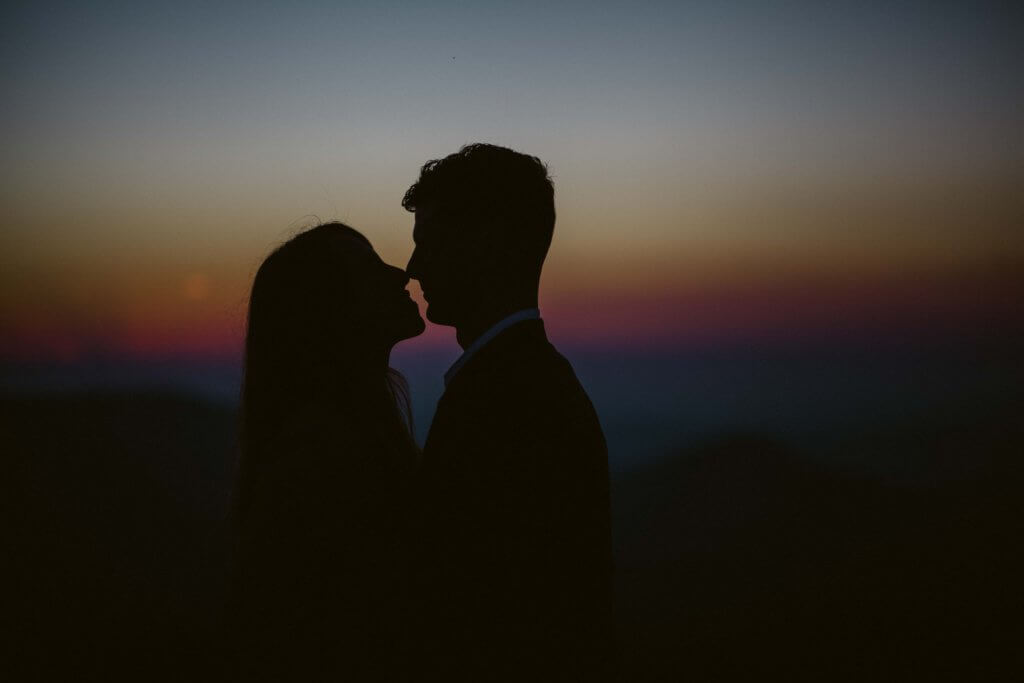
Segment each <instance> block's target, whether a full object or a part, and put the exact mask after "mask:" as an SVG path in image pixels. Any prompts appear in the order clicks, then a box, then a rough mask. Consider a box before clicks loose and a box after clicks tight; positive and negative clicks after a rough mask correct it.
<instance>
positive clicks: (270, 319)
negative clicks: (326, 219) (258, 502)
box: [233, 222, 415, 523]
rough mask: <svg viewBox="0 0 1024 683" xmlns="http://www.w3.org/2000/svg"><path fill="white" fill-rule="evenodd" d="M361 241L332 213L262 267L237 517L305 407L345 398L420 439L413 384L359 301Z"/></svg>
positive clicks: (343, 409)
mask: <svg viewBox="0 0 1024 683" xmlns="http://www.w3.org/2000/svg"><path fill="white" fill-rule="evenodd" d="M359 241H361V242H364V243H365V244H367V245H369V242H368V241H367V240H366V238H365V237H364V236H363V235H362V234H360V233H359V232H358V231H356V230H354V229H353V228H351V227H349V226H347V225H344V224H343V223H337V222H334V223H325V224H323V225H319V226H317V227H315V228H312V229H309V230H306V231H305V232H302V233H300V234H298V235H296V236H295V237H293V238H291V239H290V240H288V241H287V242H285V243H284V244H282V245H281V246H280V247H278V248H277V249H275V250H274V251H273V252H272V253H271V254H270V255H269V256H268V257H267V258H266V259H265V260H264V261H263V264H262V265H261V266H260V268H259V270H258V271H257V273H256V277H255V278H254V281H253V286H252V294H251V296H250V299H249V315H248V322H247V329H246V337H245V360H244V368H243V372H244V374H243V380H242V396H241V406H240V415H239V462H238V468H237V478H236V488H235V492H234V501H233V503H234V504H233V507H234V510H233V512H234V514H235V516H236V519H235V522H236V523H237V522H238V521H240V519H239V518H240V517H242V516H244V508H245V505H246V495H247V490H246V489H247V485H246V484H247V479H248V475H249V474H250V473H251V472H252V470H253V469H254V468H258V467H260V466H261V464H262V463H264V462H265V461H267V460H268V459H270V458H273V457H275V456H276V455H277V454H276V453H275V448H274V447H273V440H274V437H275V436H276V435H277V434H278V433H279V430H280V429H281V428H282V427H283V426H284V425H286V424H288V422H289V421H290V420H295V419H301V417H302V413H303V411H306V410H310V409H322V408H324V407H329V408H336V409H338V410H339V415H340V416H346V415H347V416H348V417H350V418H351V420H350V421H349V422H350V423H353V422H354V423H355V424H359V425H364V426H367V427H368V428H370V429H378V430H381V431H391V432H394V431H401V432H402V436H403V437H404V438H405V440H406V442H407V444H408V446H409V447H410V448H411V449H415V446H414V442H413V441H412V436H411V431H412V411H411V405H410V400H409V391H408V384H407V383H406V381H405V379H404V378H403V377H402V376H401V374H400V373H398V371H396V370H394V369H393V368H387V367H385V366H384V364H383V363H380V364H376V363H375V362H372V361H376V360H377V359H376V358H367V354H368V353H370V354H372V353H374V352H376V351H378V350H380V351H381V352H382V355H381V356H380V358H381V359H383V358H384V357H385V356H384V355H383V353H386V350H384V349H382V347H383V345H384V342H382V341H380V340H376V339H372V338H369V337H368V335H369V334H370V333H371V332H372V331H371V330H367V329H365V327H364V326H363V325H361V321H360V319H359V317H358V313H357V311H356V306H354V305H353V302H352V285H351V280H350V276H351V274H350V273H348V272H346V271H347V269H346V263H345V260H344V258H343V256H342V254H341V250H342V249H344V248H345V245H346V243H349V244H356V243H358V242H359ZM375 345H376V347H377V348H374V346H375ZM368 361H370V362H368ZM278 446H279V445H278Z"/></svg>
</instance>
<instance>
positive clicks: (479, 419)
mask: <svg viewBox="0 0 1024 683" xmlns="http://www.w3.org/2000/svg"><path fill="white" fill-rule="evenodd" d="M402 205H403V206H404V207H405V208H406V209H407V210H409V211H414V212H415V215H416V219H415V227H414V230H413V239H414V241H415V243H416V247H415V250H414V251H413V255H412V258H411V259H410V261H409V265H408V268H407V270H408V274H409V275H410V277H412V278H415V279H417V280H419V282H420V285H421V287H422V289H423V296H424V299H426V301H427V311H426V315H427V318H428V319H429V320H431V321H433V322H435V323H438V324H441V325H449V326H453V327H455V330H456V337H457V339H458V342H459V345H460V346H461V347H462V348H463V350H464V353H463V354H462V356H461V357H460V358H459V359H458V361H456V363H455V364H454V365H453V366H452V367H451V369H449V370H448V372H447V373H446V374H445V392H444V395H443V396H442V397H441V400H440V402H439V403H438V406H437V413H436V414H435V417H434V421H433V424H432V425H431V428H430V433H429V435H428V437H427V442H426V445H425V447H424V451H423V462H422V471H421V474H422V476H421V482H420V483H421V487H420V490H421V493H422V496H423V499H422V505H421V514H420V515H419V519H418V521H419V525H420V526H419V532H420V533H419V536H420V538H421V541H422V548H423V553H422V557H420V558H419V561H418V563H417V566H416V568H415V570H416V572H418V573H419V582H418V586H419V590H418V593H419V594H420V596H421V598H422V600H423V603H422V605H421V606H422V608H423V610H422V613H423V614H424V615H425V622H424V623H423V624H422V627H421V628H420V629H419V632H418V633H417V636H416V638H417V640H418V641H419V642H418V646H417V648H416V650H417V658H418V660H419V668H420V671H419V672H418V673H419V675H420V676H419V677H420V678H426V679H428V680H446V681H461V680H465V681H493V680H515V681H537V680H557V681H576V680H580V681H598V680H607V679H608V678H610V677H611V669H612V666H611V665H612V654H611V653H612V635H611V566H612V560H611V534H610V521H609V499H608V457H607V449H606V446H605V440H604V435H603V434H602V432H601V427H600V424H599V423H598V419H597V415H596V414H595V412H594V408H593V406H592V405H591V402H590V400H589V398H588V397H587V395H586V393H585V392H584V390H583V388H582V387H581V386H580V383H579V380H577V378H576V375H575V374H574V372H573V370H572V367H571V366H570V365H569V363H568V361H566V360H565V358H563V357H562V356H561V355H560V354H559V353H558V352H557V351H556V350H555V348H554V347H553V346H552V345H551V344H550V343H549V342H548V340H547V336H546V335H545V331H544V323H543V322H542V321H541V319H540V313H539V311H538V307H537V290H538V287H539V284H540V275H541V267H542V265H543V263H544V258H545V256H546V255H547V251H548V247H549V245H550V243H551V236H552V232H553V229H554V223H555V210H554V188H553V186H552V183H551V179H550V178H549V177H548V173H547V169H546V167H545V166H544V164H542V163H541V162H540V160H539V159H537V158H536V157H532V156H527V155H525V154H520V153H518V152H514V151H512V150H510V149H506V148H503V147H497V146H494V145H488V144H473V145H467V146H465V147H463V148H462V149H461V150H459V152H457V153H456V154H452V155H450V156H448V157H445V158H444V159H440V160H434V161H429V162H427V163H426V164H425V165H424V166H423V168H422V170H421V173H420V177H419V179H418V180H417V182H416V183H415V184H414V185H413V186H412V187H410V188H409V190H408V192H406V194H405V197H404V199H403V200H402Z"/></svg>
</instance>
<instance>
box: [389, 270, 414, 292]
mask: <svg viewBox="0 0 1024 683" xmlns="http://www.w3.org/2000/svg"><path fill="white" fill-rule="evenodd" d="M389 268H391V273H392V274H393V275H394V276H395V279H396V280H398V281H399V282H401V283H402V286H403V287H405V286H406V285H407V284H409V274H408V273H407V272H405V271H404V270H402V269H401V268H399V267H398V266H389Z"/></svg>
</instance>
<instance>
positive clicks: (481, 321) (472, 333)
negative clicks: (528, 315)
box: [455, 296, 537, 351]
mask: <svg viewBox="0 0 1024 683" xmlns="http://www.w3.org/2000/svg"><path fill="white" fill-rule="evenodd" d="M528 308H537V297H535V296H534V297H523V298H521V299H517V300H514V301H509V302H507V303H505V304H503V305H501V306H495V307H492V308H489V309H488V310H487V311H486V312H483V313H481V314H480V315H476V316H473V317H472V318H470V319H467V320H466V321H464V322H461V323H459V324H458V325H456V326H455V339H456V340H457V341H458V342H459V346H461V347H462V350H463V351H465V350H466V349H468V348H469V347H470V346H472V344H473V342H475V341H476V340H477V339H479V338H480V336H481V335H482V334H483V333H484V332H486V331H487V330H489V329H491V327H493V326H494V325H496V324H498V323H499V322H501V321H502V320H504V319H505V318H507V317H508V316H510V315H512V314H513V313H517V312H519V311H522V310H524V309H528Z"/></svg>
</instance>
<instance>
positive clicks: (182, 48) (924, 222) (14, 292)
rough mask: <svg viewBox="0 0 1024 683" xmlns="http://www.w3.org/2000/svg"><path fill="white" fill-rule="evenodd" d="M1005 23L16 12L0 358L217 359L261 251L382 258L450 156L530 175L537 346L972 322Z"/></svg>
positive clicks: (3, 186)
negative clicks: (369, 252)
mask: <svg viewBox="0 0 1024 683" xmlns="http://www.w3.org/2000/svg"><path fill="white" fill-rule="evenodd" d="M1009 8H1010V5H1009V4H1006V5H1004V4H999V3H992V4H990V3H963V4H962V5H961V6H954V5H948V4H945V3H942V4H935V3H921V4H900V5H899V7H895V6H893V5H892V4H890V3H879V4H877V5H876V4H868V3H819V2H807V3H765V4H753V3H715V2H702V3H677V2H665V3H625V2H623V3H530V2H516V3H493V4H487V3H479V4H477V3H460V2H449V3H442V4H430V3H415V2H407V3H386V2H366V3H341V2H339V3H330V2H323V3H278V4H271V3H238V4H229V3H198V4H191V3H161V4H154V3H148V2H130V3H129V2H124V3H106V4H103V3H66V4H65V3H53V4H43V3H27V4H22V5H21V7H20V8H17V9H14V10H13V11H11V10H9V11H8V13H7V16H6V17H5V22H4V28H3V29H2V31H3V35H4V39H3V41H2V43H0V55H2V77H3V82H4V93H5V97H4V99H5V105H4V107H3V108H2V109H0V125H2V129H3V131H4V136H3V143H2V144H3V147H2V149H3V152H2V156H0V163H2V166H0V177H2V182H0V221H2V224H3V232H2V238H0V239H2V244H0V246H2V249H3V251H2V254H3V255H2V268H0V334H2V341H0V353H3V354H5V355H13V356H15V357H22V356H26V355H27V356H43V357H46V356H49V355H59V356H64V357H75V356H77V355H80V354H87V353H96V352H112V353H135V354H142V355H147V354H158V355H159V354H178V353H185V354H196V353H198V354H232V353H235V352H236V351H237V348H238V343H239V337H240V334H241V329H242V325H243V322H244V311H245V297H246V293H247V288H248V286H249V284H250V281H251V277H252V274H253V273H254V271H255V268H256V267H257V266H258V264H259V261H260V259H261V258H262V257H263V256H264V255H265V254H266V253H268V251H269V250H270V249H271V248H272V247H273V246H274V245H275V244H277V243H279V242H280V241H282V240H283V239H285V238H286V237H287V236H288V235H290V234H292V233H294V232H295V231H296V230H298V229H300V228H302V227H305V226H308V225H312V224H314V223H315V222H316V221H317V220H318V219H321V220H329V219H339V220H343V221H346V222H348V223H350V224H351V225H353V226H354V227H356V228H358V229H360V230H362V231H363V232H364V233H365V234H366V235H367V236H368V237H369V238H370V239H371V241H372V242H373V243H374V244H375V245H376V246H377V247H378V250H379V252H380V253H381V254H382V256H383V257H384V258H385V259H386V260H389V261H391V262H395V263H398V264H403V265H404V263H405V261H406V260H407V258H408V256H409V253H410V251H411V226H412V217H411V215H410V214H408V213H407V212H405V211H404V210H403V209H402V208H401V206H400V204H399V201H400V199H401V196H402V194H403V192H404V191H405V189H406V187H407V186H408V185H409V184H410V183H411V182H412V181H414V180H415V178H416V175H417V172H418V168H419V166H420V165H421V164H422V163H423V162H424V161H426V160H428V159H431V158H436V157H439V156H443V155H445V154H448V153H451V152H453V151H455V150H456V149H458V147H459V146H460V145H462V144H464V143H467V142H473V141H488V142H494V143H498V144H503V145H508V146H511V147H513V148H515V149H517V150H520V151H525V152H529V153H532V154H536V155H538V156H540V157H541V158H542V159H543V160H544V161H545V162H547V164H548V165H549V167H550V170H551V173H552V175H553V177H554V180H555V185H556V194H557V210H558V216H559V218H558V225H557V228H556V238H555V244H554V247H553V249H552V252H551V255H550V257H549V261H548V269H547V272H546V275H545V281H544V285H543V291H542V307H543V308H544V309H545V317H546V318H548V320H549V325H550V326H551V327H552V329H553V330H554V332H555V334H556V336H560V337H561V338H562V339H566V340H570V341H572V342H574V343H579V344H584V345H585V344H592V345H599V344H606V343H607V344H627V345H629V344H633V345H637V344H666V345H675V344H684V343H688V342H703V341H713V342H717V341H722V340H725V341H729V340H743V339H754V340H757V339H765V338H776V337H780V336H781V337H791V336H798V337H799V336H803V335H812V336H813V335H814V334H820V333H835V332H840V333H846V332H851V331H852V332H857V333H863V332H864V331H867V332H868V333H871V334H877V335H882V336H884V335H885V334H887V333H889V332H891V330H892V329H894V327H899V326H903V327H909V328H913V329H914V330H924V331H925V332H926V333H927V332H928V331H929V330H933V329H939V330H943V331H945V330H951V329H957V328H959V327H977V326H979V325H980V326H998V325H999V324H1001V322H1003V321H1007V320H1013V319H1014V318H1015V316H1016V315H1017V314H1019V304H1018V303H1017V302H1018V300H1019V299H1018V297H1017V296H1016V294H1015V292H1016V293H1017V294H1019V293H1020V292H1021V291H1022V289H1021V288H1020V284H1021V279H1020V276H1019V273H1020V272H1021V270H1020V266H1021V264H1022V261H1024V237H1022V231H1021V217H1022V215H1024V212H1022V200H1021V192H1020V180H1021V178H1022V177H1024V175H1022V172H1024V161H1022V156H1024V128H1022V126H1021V103H1022V97H1021V86H1020V81H1019V74H1020V66H1021V63H1020V54H1019V44H1020V42H1021V40H1020V39H1021V28H1020V27H1021V22H1020V17H1019V14H1016V13H1015V12H1014V11H1012V10H1011V9H1009ZM431 339H434V340H441V342H442V343H446V344H449V343H451V341H450V339H451V334H450V332H444V331H438V330H435V329H432V330H431V331H430V333H428V335H427V337H426V342H425V343H429V342H430V340H431Z"/></svg>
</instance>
